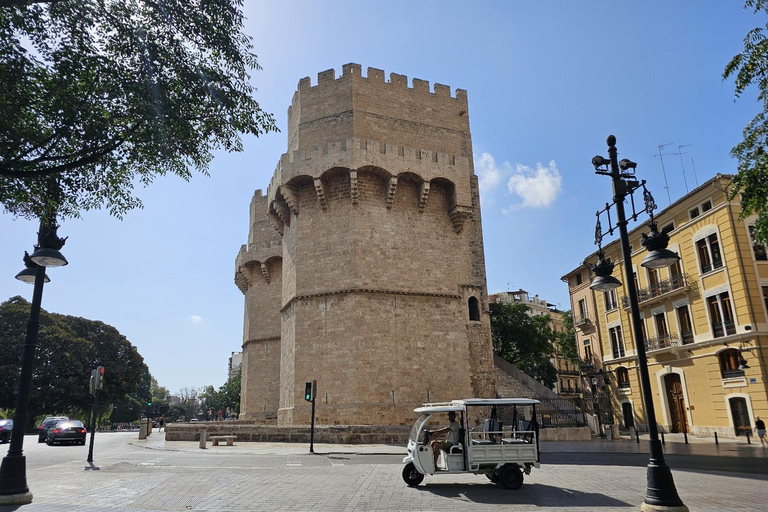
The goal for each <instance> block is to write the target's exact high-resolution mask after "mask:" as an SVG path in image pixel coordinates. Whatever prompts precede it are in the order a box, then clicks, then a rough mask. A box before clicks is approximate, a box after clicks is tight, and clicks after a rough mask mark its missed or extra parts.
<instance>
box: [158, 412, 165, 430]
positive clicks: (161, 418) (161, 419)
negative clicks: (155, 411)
mask: <svg viewBox="0 0 768 512" xmlns="http://www.w3.org/2000/svg"><path fill="white" fill-rule="evenodd" d="M164 424H165V416H160V428H159V429H157V431H158V432H160V431H162V430H163V425H164Z"/></svg>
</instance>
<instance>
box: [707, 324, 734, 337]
mask: <svg viewBox="0 0 768 512" xmlns="http://www.w3.org/2000/svg"><path fill="white" fill-rule="evenodd" d="M732 334H736V325H735V324H734V323H733V321H732V320H728V321H725V322H718V323H714V324H712V335H713V336H714V337H715V338H722V337H723V336H726V335H728V336H730V335H732Z"/></svg>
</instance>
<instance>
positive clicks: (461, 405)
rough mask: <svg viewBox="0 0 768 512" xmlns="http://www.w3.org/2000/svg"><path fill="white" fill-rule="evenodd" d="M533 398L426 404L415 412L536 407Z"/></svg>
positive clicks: (475, 399) (482, 399)
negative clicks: (510, 406)
mask: <svg viewBox="0 0 768 512" xmlns="http://www.w3.org/2000/svg"><path fill="white" fill-rule="evenodd" d="M540 403H541V402H539V401H538V400H535V399H533V398H467V399H464V400H452V401H450V402H435V403H430V404H424V406H423V407H417V408H416V409H414V410H413V412H417V413H419V414H421V413H425V412H426V413H436V412H451V411H454V412H459V411H463V410H464V409H466V407H467V406H469V405H477V406H483V405H484V406H489V407H492V406H494V405H535V404H540Z"/></svg>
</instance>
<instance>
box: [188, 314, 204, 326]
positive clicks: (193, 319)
mask: <svg viewBox="0 0 768 512" xmlns="http://www.w3.org/2000/svg"><path fill="white" fill-rule="evenodd" d="M189 321H190V322H192V323H193V324H199V323H201V322H202V321H203V317H201V316H200V315H189Z"/></svg>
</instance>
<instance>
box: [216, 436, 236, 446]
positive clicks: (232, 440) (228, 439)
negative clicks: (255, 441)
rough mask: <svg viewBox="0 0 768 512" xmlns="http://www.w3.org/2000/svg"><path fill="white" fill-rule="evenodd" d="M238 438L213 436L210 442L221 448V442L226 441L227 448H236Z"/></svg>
mask: <svg viewBox="0 0 768 512" xmlns="http://www.w3.org/2000/svg"><path fill="white" fill-rule="evenodd" d="M235 439H237V436H211V437H210V440H211V441H213V446H219V441H226V442H227V446H234V445H235Z"/></svg>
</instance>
